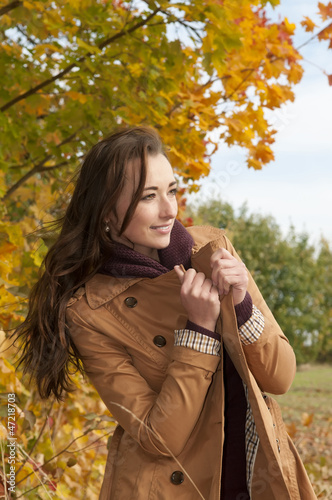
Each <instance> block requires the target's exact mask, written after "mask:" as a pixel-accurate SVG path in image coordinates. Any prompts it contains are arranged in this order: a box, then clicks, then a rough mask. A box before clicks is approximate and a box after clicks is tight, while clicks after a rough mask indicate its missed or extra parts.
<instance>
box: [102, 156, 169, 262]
mask: <svg viewBox="0 0 332 500" xmlns="http://www.w3.org/2000/svg"><path fill="white" fill-rule="evenodd" d="M135 167H136V168H135ZM139 170H140V169H139V168H137V163H136V164H135V160H134V161H133V162H130V164H129V165H128V169H127V176H126V183H125V187H124V189H123V192H122V193H121V196H120V198H119V200H118V204H117V208H116V209H117V215H118V220H117V221H116V222H115V221H114V220H113V227H112V219H114V217H113V218H111V236H112V239H113V240H114V241H118V242H120V243H123V244H124V245H127V246H129V247H132V245H133V244H134V250H136V251H137V252H140V253H142V254H144V255H147V256H148V257H151V258H153V259H156V260H158V252H157V250H159V249H161V248H166V247H167V246H168V245H169V243H170V236H171V230H172V228H173V224H174V220H175V217H176V215H177V211H178V205H177V200H176V186H177V182H176V180H175V178H174V174H173V170H172V167H171V165H170V163H169V161H168V160H167V158H166V157H165V156H164V155H162V154H158V155H156V156H148V160H147V172H146V174H147V175H146V183H145V188H144V192H143V195H142V199H141V200H140V201H139V202H138V205H137V207H136V210H135V212H134V215H133V217H132V219H131V221H130V223H129V225H128V226H127V228H126V230H125V231H124V232H123V233H122V235H121V236H117V234H118V230H119V228H120V227H121V224H122V221H123V219H124V216H125V214H126V212H127V209H128V207H129V205H130V202H131V200H132V197H133V194H134V193H135V191H136V189H137V186H138V183H139V175H140V172H139ZM114 229H115V230H116V231H114Z"/></svg>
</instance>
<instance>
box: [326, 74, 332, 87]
mask: <svg viewBox="0 0 332 500" xmlns="http://www.w3.org/2000/svg"><path fill="white" fill-rule="evenodd" d="M327 78H328V80H329V85H331V86H332V75H327Z"/></svg>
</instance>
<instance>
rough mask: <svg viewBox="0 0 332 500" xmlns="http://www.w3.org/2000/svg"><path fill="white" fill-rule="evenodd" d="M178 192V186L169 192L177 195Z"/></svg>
mask: <svg viewBox="0 0 332 500" xmlns="http://www.w3.org/2000/svg"><path fill="white" fill-rule="evenodd" d="M177 192H178V188H174V189H171V191H170V192H169V194H171V195H173V196H176V193H177Z"/></svg>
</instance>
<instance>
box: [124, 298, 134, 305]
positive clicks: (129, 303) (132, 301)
mask: <svg viewBox="0 0 332 500" xmlns="http://www.w3.org/2000/svg"><path fill="white" fill-rule="evenodd" d="M124 303H125V304H126V306H127V307H135V306H136V305H137V299H135V297H127V298H126V299H125V301H124Z"/></svg>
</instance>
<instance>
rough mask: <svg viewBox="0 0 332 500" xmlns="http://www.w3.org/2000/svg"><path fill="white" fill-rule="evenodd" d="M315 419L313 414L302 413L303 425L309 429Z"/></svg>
mask: <svg viewBox="0 0 332 500" xmlns="http://www.w3.org/2000/svg"><path fill="white" fill-rule="evenodd" d="M313 419H314V414H313V413H302V425H304V426H305V427H309V426H310V425H311V424H312V422H313Z"/></svg>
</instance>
